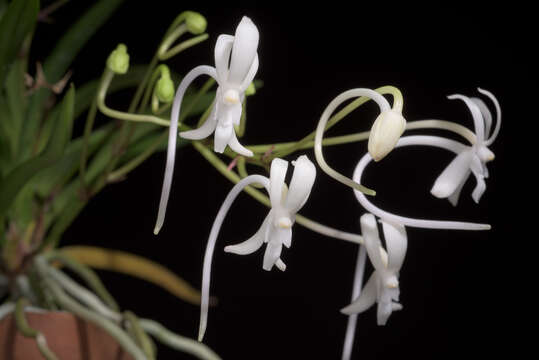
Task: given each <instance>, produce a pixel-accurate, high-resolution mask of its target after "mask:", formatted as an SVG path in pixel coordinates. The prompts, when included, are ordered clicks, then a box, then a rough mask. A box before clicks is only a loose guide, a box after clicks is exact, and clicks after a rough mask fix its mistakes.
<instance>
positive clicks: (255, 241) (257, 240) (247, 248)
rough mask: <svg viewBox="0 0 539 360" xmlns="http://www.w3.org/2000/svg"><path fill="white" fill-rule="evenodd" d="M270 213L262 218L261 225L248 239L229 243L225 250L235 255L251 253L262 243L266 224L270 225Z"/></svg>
mask: <svg viewBox="0 0 539 360" xmlns="http://www.w3.org/2000/svg"><path fill="white" fill-rule="evenodd" d="M270 218H271V216H270V214H268V215H267V216H266V218H265V219H264V222H263V223H262V226H260V229H258V231H257V232H256V234H254V235H253V236H251V237H250V238H249V239H247V240H245V241H244V242H241V243H239V244H236V245H229V246H226V247H225V252H228V253H233V254H237V255H248V254H252V253H254V252H255V251H257V250H258V249H260V247H261V246H262V245H263V244H264V238H265V237H266V231H267V228H268V226H269V225H270Z"/></svg>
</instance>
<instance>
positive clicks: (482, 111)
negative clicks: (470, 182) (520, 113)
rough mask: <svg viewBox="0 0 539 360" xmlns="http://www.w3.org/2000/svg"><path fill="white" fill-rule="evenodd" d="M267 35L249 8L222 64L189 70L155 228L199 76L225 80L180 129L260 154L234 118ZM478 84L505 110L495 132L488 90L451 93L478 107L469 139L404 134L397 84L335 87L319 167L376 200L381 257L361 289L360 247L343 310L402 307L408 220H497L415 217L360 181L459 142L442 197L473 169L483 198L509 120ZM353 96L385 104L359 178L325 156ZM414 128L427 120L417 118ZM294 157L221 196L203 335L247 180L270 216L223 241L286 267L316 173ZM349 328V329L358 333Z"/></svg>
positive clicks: (364, 226)
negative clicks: (392, 208)
mask: <svg viewBox="0 0 539 360" xmlns="http://www.w3.org/2000/svg"><path fill="white" fill-rule="evenodd" d="M258 40H259V34H258V30H257V28H256V26H255V25H254V24H253V22H252V21H251V20H250V19H249V18H247V17H244V18H243V19H242V20H241V22H240V24H239V25H238V27H237V29H236V33H235V35H234V36H232V35H221V36H219V38H218V39H217V43H216V46H215V68H214V67H210V66H199V67H196V68H195V69H193V70H192V71H191V72H189V73H188V74H187V75H186V76H185V78H184V79H183V80H182V82H181V84H180V86H179V88H178V91H177V92H176V97H175V100H174V104H173V109H172V118H171V126H170V133H169V148H168V155H167V165H166V170H165V179H164V183H163V190H162V195H161V202H160V208H159V215H158V220H157V224H156V230H155V232H156V233H157V232H158V231H159V229H160V228H161V226H162V224H163V221H164V215H165V210H166V205H167V201H168V196H169V192H170V185H171V180H172V173H173V168H174V156H175V155H174V154H175V149H176V137H177V131H178V118H179V114H180V106H181V101H182V98H183V96H184V94H185V91H186V89H187V87H188V86H189V84H190V83H191V82H192V81H193V80H194V79H195V78H196V77H198V76H199V75H203V74H205V75H209V76H211V77H213V78H215V79H216V81H217V83H218V89H217V92H216V99H215V101H214V104H213V107H212V110H211V114H210V116H209V118H208V119H207V120H206V122H205V123H204V124H203V125H202V126H201V127H200V128H198V129H195V130H190V131H184V132H181V133H180V134H179V135H180V136H181V137H183V138H186V139H196V140H200V139H203V138H206V137H208V136H209V135H211V134H212V133H214V143H213V144H214V145H213V146H214V151H215V152H218V153H222V152H223V151H224V150H225V148H226V146H227V145H228V146H229V147H230V148H231V149H232V150H233V151H235V152H236V153H238V154H239V155H242V156H245V157H250V156H252V155H253V153H252V152H251V151H250V150H249V149H247V148H245V147H244V146H242V145H241V144H240V143H239V141H238V139H237V137H236V133H235V129H234V125H239V121H240V117H241V113H242V103H243V101H244V98H245V91H246V89H247V87H248V86H249V85H250V84H251V82H252V81H253V79H254V77H255V75H256V72H257V69H258V55H257V47H258V42H259V41H258ZM479 92H480V93H481V94H483V95H485V96H487V97H488V98H489V99H490V100H491V101H492V102H493V103H494V105H495V108H496V118H497V119H496V125H495V128H494V130H493V131H492V132H491V128H492V123H493V117H492V114H491V112H490V111H489V110H488V107H487V105H486V104H485V103H484V102H483V101H482V100H480V99H478V98H468V97H465V96H463V95H452V96H449V99H460V100H462V101H464V102H465V104H466V105H467V106H468V108H469V109H470V111H471V113H472V116H473V120H474V125H475V134H474V135H470V136H468V139H470V138H471V139H472V140H473V141H472V144H471V145H465V144H462V143H460V142H457V141H455V140H451V139H447V138H443V137H437V136H419V135H416V136H408V137H401V135H402V133H403V132H404V131H405V129H406V128H407V127H408V126H410V128H411V126H412V123H407V121H406V120H405V119H404V117H403V115H402V100H401V99H399V98H398V94H396V93H393V97H394V103H393V107H391V106H390V104H389V102H388V101H387V100H386V98H385V97H384V96H383V95H382V94H381V93H380V91H374V90H371V89H352V90H349V91H346V92H344V93H342V94H341V95H339V96H338V97H336V98H335V99H334V100H333V101H332V102H331V103H330V104H329V105H328V107H327V108H326V109H325V111H324V112H323V114H322V116H321V119H320V122H319V124H318V127H317V131H316V137H315V155H316V159H317V162H318V164H319V166H320V168H321V169H322V170H323V171H324V172H325V173H326V174H328V175H329V176H331V177H333V178H335V179H336V180H338V181H340V182H342V183H344V184H346V185H348V186H350V187H352V188H353V189H354V194H355V196H356V197H357V199H358V201H359V203H360V204H361V205H362V206H363V207H364V208H365V209H366V210H367V213H366V214H364V215H362V216H361V218H360V225H361V232H362V237H359V236H357V238H358V239H360V240H359V241H358V242H359V243H360V244H361V245H360V246H361V247H362V251H366V254H367V255H368V259H370V261H371V263H372V265H373V267H374V271H373V273H372V275H371V276H370V278H369V280H368V281H367V282H366V284H365V286H364V288H363V290H362V291H359V289H360V286H361V282H362V279H363V272H364V266H365V258H366V256H365V253H363V256H361V252H360V256H359V257H358V259H359V260H358V261H360V262H359V263H358V266H357V267H356V277H355V279H356V280H355V281H356V284H355V286H354V288H357V289H358V291H355V294H354V298H353V299H352V300H353V301H352V303H351V304H350V305H348V306H346V307H345V308H343V309H342V312H343V313H345V314H348V315H354V316H355V315H356V314H358V313H361V312H363V311H365V310H367V309H369V308H370V307H371V306H372V305H374V304H375V303H376V304H377V308H378V310H377V319H378V324H379V325H385V324H386V323H387V321H388V318H389V316H390V315H391V313H392V312H393V311H396V310H401V309H402V308H403V306H402V305H401V304H400V303H399V293H400V286H399V285H400V284H399V272H400V270H401V267H402V265H403V262H404V258H405V255H406V250H407V243H408V239H407V235H406V229H405V227H406V226H409V227H420V228H431V229H459V230H488V229H490V226H489V225H487V224H475V223H468V222H456V221H437V220H425V219H412V218H408V217H404V216H400V215H395V214H391V213H389V212H386V211H384V210H381V209H379V208H378V207H376V206H375V205H373V204H372V203H371V202H370V201H369V200H368V199H367V197H366V196H365V194H364V193H367V194H370V195H373V194H374V191H372V190H370V189H367V188H365V187H364V186H363V185H361V177H362V174H363V171H364V170H365V168H366V166H367V165H368V164H369V163H370V162H371V160H373V159H374V160H375V161H380V160H382V159H383V158H384V157H385V156H386V155H387V154H388V153H389V152H390V151H392V150H393V149H394V148H399V147H403V146H411V145H417V146H434V147H438V148H442V149H446V150H449V151H452V152H454V153H455V154H456V157H455V159H454V160H453V161H452V162H451V163H450V164H449V165H448V166H447V167H446V168H445V170H444V171H443V172H442V173H441V174H440V176H439V177H438V178H437V179H436V181H435V182H434V185H433V187H432V190H431V193H432V194H433V195H434V196H436V197H438V198H448V199H449V201H450V202H451V203H452V204H453V205H455V206H456V205H457V201H458V198H459V195H460V193H461V190H462V188H463V185H464V183H465V182H466V180H467V178H468V177H469V175H470V174H471V173H472V174H473V175H474V176H475V178H476V181H477V186H476V188H475V190H474V191H473V193H472V197H473V199H474V200H475V201H476V202H478V201H479V199H480V198H481V195H482V194H483V192H484V191H485V189H486V185H485V178H487V177H488V170H487V168H486V163H487V162H488V161H491V160H493V159H494V154H493V153H492V151H491V150H490V149H489V148H488V147H489V146H490V145H492V143H493V141H494V140H495V138H496V136H497V135H498V133H499V130H500V124H501V110H500V106H499V104H498V102H497V100H496V98H495V97H494V96H493V95H492V94H491V93H490V92H488V91H486V90H481V89H479ZM399 94H400V93H399ZM354 97H356V98H358V97H364V98H368V99H371V100H373V101H375V102H376V103H377V105H378V106H379V108H380V114H379V116H378V117H377V118H376V120H375V121H374V123H373V125H372V128H371V131H370V134H369V136H368V139H369V144H368V151H369V153H368V154H366V155H365V156H363V157H362V158H361V159H360V160H359V162H358V164H357V166H356V169H355V171H354V174H353V179H349V178H347V177H346V176H344V175H342V174H339V173H338V172H336V171H335V170H333V169H331V168H330V167H329V166H328V165H327V163H326V162H325V160H324V158H323V155H322V143H323V140H322V136H323V133H324V131H325V129H326V127H327V124H328V121H329V119H330V116H331V114H332V113H333V112H334V111H335V109H336V108H337V107H338V106H339V105H341V104H342V103H343V102H344V101H347V100H349V99H352V98H354ZM435 122H436V120H435ZM417 123H420V122H417ZM447 123H448V122H443V121H441V120H440V121H438V123H436V124H437V125H436V126H442V125H443V126H442V127H445V128H446V129H447V130H453V131H455V132H457V133H460V134H461V135H462V134H463V130H462V129H461V128H463V127H462V126H460V125H455V124H453V125H447ZM440 124H441V125H440ZM416 125H417V124H416ZM436 126H435V127H436ZM459 126H460V128H459ZM415 128H418V126H416V127H415ZM455 129H456V130H455ZM466 131H467V132H469V130H467V129H465V134H468V133H466ZM470 133H471V132H470ZM292 164H293V166H294V172H293V175H292V179H291V181H290V185H289V186H287V185H286V183H285V177H286V173H287V169H288V162H287V161H285V160H283V159H279V158H275V159H273V161H272V162H271V168H270V175H269V178H268V177H265V176H261V175H250V176H247V177H244V178H243V179H242V180H240V181H239V182H238V183H237V184H236V185H235V186H234V187H233V188H232V190H231V191H230V193H229V194H228V196H227V197H226V199H225V201H224V203H223V205H222V206H221V208H220V210H219V212H218V214H217V216H216V218H215V221H214V223H213V226H212V228H211V231H210V235H209V239H208V244H207V248H206V254H205V257H204V265H203V283H202V305H201V318H200V329H199V340H202V338H203V336H204V332H205V330H206V324H207V316H208V300H209V286H210V273H211V262H212V256H213V252H214V249H215V244H216V241H217V237H218V234H219V231H220V228H221V225H222V223H223V221H224V218H225V216H226V214H227V213H228V211H229V209H230V207H231V205H232V203H233V201H234V199H235V198H236V197H237V196H238V195H239V194H240V193H241V192H242V190H244V189H245V187H246V186H248V185H252V184H259V185H262V186H263V187H264V188H265V189H266V191H267V192H268V194H269V200H270V201H269V205H270V211H269V213H268V215H267V216H266V218H265V220H264V221H263V222H262V225H261V227H260V229H259V230H258V231H257V232H256V233H255V234H254V235H253V236H252V237H251V238H249V239H248V240H246V241H244V242H242V243H239V244H237V245H229V246H226V247H225V249H224V250H225V252H229V253H234V254H239V255H247V254H251V253H253V252H255V251H257V250H258V249H259V248H261V247H262V246H263V245H264V244H266V248H265V253H264V259H263V265H262V268H263V269H264V270H268V271H269V270H271V269H272V268H273V267H274V266H275V267H276V268H277V269H279V270H281V271H285V269H286V265H285V263H284V261H283V260H282V258H281V252H282V247H283V245H284V246H285V247H287V248H289V247H290V246H291V244H292V226H293V224H294V223H295V221H296V214H297V212H298V211H299V210H300V209H301V208H302V207H303V206H304V205H305V203H306V202H307V199H308V197H309V195H310V193H311V190H312V189H313V185H314V181H315V177H316V168H315V165H314V164H313V163H312V162H311V161H310V160H309V159H308V158H307V156H305V155H301V156H299V157H298V158H297V159H296V160H295V161H293V162H292ZM377 218H378V219H379V220H377ZM377 221H380V222H381V224H382V229H383V237H384V239H385V244H386V245H385V248H384V247H383V246H382V240H381V236H380V234H379V232H378V226H377ZM312 228H313V229H315V230H316V231H318V230H319V231H320V232H322V233H324V234H329V235H330V236H334V237H337V238H346V237H345V236H341V235H342V234H343V233H342V232H339V231H338V230H334V231H327V229H328V228H327V227H324V226H322V225H318V226H313V227H312ZM346 239H349V238H346ZM350 329H351V327H349V331H350ZM347 336H348V337H349V336H350V333H349V334H348V335H347ZM350 349H351V347H349V348H348V349H345V352H344V354H343V358H349V356H350V351H351V350H350Z"/></svg>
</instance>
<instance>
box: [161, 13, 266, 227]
mask: <svg viewBox="0 0 539 360" xmlns="http://www.w3.org/2000/svg"><path fill="white" fill-rule="evenodd" d="M258 37H259V35H258V29H257V28H256V26H255V24H253V22H252V21H251V19H249V18H248V17H245V16H244V17H243V18H242V19H241V22H240V24H239V25H238V27H237V28H236V34H235V36H231V35H220V36H219V38H218V39H217V43H216V45H215V68H214V67H212V66H207V65H201V66H197V67H196V68H194V69H193V70H191V71H190V72H189V73H187V75H186V76H185V77H184V78H183V80H182V82H181V83H180V85H179V86H178V90H177V91H176V96H175V97H174V103H173V104H172V112H171V118H170V128H169V135H168V148H167V164H166V168H165V177H164V179H163V189H162V191H161V199H160V201H159V213H158V215H157V221H156V224H155V229H154V234H157V233H159V230H160V229H161V227H162V226H163V222H164V221H165V214H166V209H167V204H168V198H169V195H170V187H171V184H172V175H173V174H174V160H175V157H176V140H177V139H176V138H177V133H178V119H179V116H180V108H181V103H182V99H183V96H184V95H185V91H186V90H187V88H188V87H189V85H190V84H191V83H192V82H193V81H194V80H195V79H196V78H197V77H199V76H200V75H208V76H211V77H212V78H214V79H215V80H216V81H217V84H218V85H219V86H218V88H217V91H216V100H215V102H214V105H213V108H212V110H211V113H210V116H209V117H208V119H207V120H206V122H205V123H204V124H203V125H202V126H201V127H200V128H198V129H196V130H191V131H185V132H181V133H180V136H181V137H183V138H185V139H192V140H201V139H204V138H206V137H208V136H209V135H211V133H212V132H214V131H215V136H214V150H215V151H216V152H219V153H222V152H223V151H224V150H225V148H226V146H227V145H228V146H230V148H231V149H232V150H234V151H235V152H237V153H238V154H240V155H243V156H253V153H252V151H250V150H248V149H246V148H245V147H243V146H242V145H241V144H240V143H239V141H238V138H237V137H236V132H235V130H234V125H239V123H240V118H241V112H242V103H243V100H244V98H245V90H246V89H247V88H248V87H249V84H251V82H252V81H253V79H254V77H255V75H256V72H257V71H258V54H257V52H256V50H257V47H258ZM229 59H230V61H229Z"/></svg>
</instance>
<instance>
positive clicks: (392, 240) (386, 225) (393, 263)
mask: <svg viewBox="0 0 539 360" xmlns="http://www.w3.org/2000/svg"><path fill="white" fill-rule="evenodd" d="M382 229H383V231H384V238H385V240H386V249H387V257H388V266H387V268H388V270H391V271H394V272H398V271H399V270H400V268H401V267H402V263H403V262H404V257H405V255H406V249H407V247H408V237H407V236H406V229H405V228H404V226H402V225H400V224H393V223H390V222H387V221H382Z"/></svg>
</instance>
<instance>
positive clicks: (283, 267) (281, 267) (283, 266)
mask: <svg viewBox="0 0 539 360" xmlns="http://www.w3.org/2000/svg"><path fill="white" fill-rule="evenodd" d="M275 266H276V267H277V269H279V270H281V271H285V270H286V264H285V263H284V262H283V260H281V258H279V259H277V261H276V262H275Z"/></svg>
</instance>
